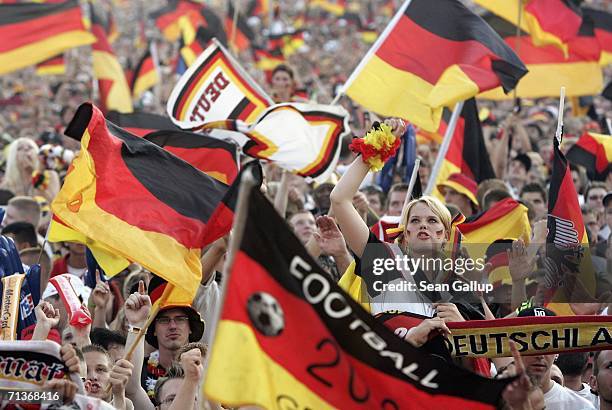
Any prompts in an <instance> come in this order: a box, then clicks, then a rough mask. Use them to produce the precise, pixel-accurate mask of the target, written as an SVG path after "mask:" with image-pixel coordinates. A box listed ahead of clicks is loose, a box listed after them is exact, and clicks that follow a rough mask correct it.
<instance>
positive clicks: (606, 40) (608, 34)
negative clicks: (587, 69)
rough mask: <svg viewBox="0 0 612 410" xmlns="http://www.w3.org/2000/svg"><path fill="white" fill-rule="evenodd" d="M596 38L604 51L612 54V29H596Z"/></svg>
mask: <svg viewBox="0 0 612 410" xmlns="http://www.w3.org/2000/svg"><path fill="white" fill-rule="evenodd" d="M595 37H596V38H597V41H599V45H600V46H601V48H602V49H604V50H606V51H609V52H612V27H610V30H604V29H600V28H596V29H595Z"/></svg>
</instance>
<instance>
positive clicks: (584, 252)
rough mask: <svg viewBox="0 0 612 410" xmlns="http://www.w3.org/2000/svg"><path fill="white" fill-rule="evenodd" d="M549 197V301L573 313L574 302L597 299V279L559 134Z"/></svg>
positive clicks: (557, 308) (562, 311) (560, 310)
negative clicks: (572, 304)
mask: <svg viewBox="0 0 612 410" xmlns="http://www.w3.org/2000/svg"><path fill="white" fill-rule="evenodd" d="M608 138H609V137H608ZM548 198H549V200H548V223H547V226H548V236H547V237H546V270H547V278H546V279H547V280H546V282H545V283H546V285H547V286H548V289H547V290H548V292H547V293H548V295H547V299H546V300H545V302H546V303H547V307H548V308H550V309H551V310H553V311H555V312H556V313H557V314H559V315H573V314H574V313H573V311H572V309H571V304H570V303H585V302H592V301H594V297H595V295H596V291H597V289H596V288H597V282H596V277H595V274H594V270H593V265H592V262H591V253H590V251H589V240H588V237H587V233H586V228H585V226H584V221H583V219H582V212H581V210H580V205H579V204H578V197H577V196H576V188H575V187H574V181H573V180H572V175H571V172H570V167H569V164H568V162H567V160H566V158H565V156H564V155H563V153H562V152H561V150H560V149H559V141H558V139H557V138H555V139H554V158H553V164H552V175H551V177H550V189H549V194H548Z"/></svg>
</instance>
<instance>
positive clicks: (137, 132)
mask: <svg viewBox="0 0 612 410" xmlns="http://www.w3.org/2000/svg"><path fill="white" fill-rule="evenodd" d="M122 128H123V129H124V130H126V131H128V132H129V133H131V134H134V135H136V136H138V137H144V136H145V135H147V134H148V133H150V132H153V131H156V130H153V129H147V128H129V127H122Z"/></svg>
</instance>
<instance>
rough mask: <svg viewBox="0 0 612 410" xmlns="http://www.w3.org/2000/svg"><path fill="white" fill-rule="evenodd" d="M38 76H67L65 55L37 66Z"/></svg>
mask: <svg viewBox="0 0 612 410" xmlns="http://www.w3.org/2000/svg"><path fill="white" fill-rule="evenodd" d="M36 74H37V75H41V76H42V75H62V74H66V61H65V59H64V54H58V55H56V56H55V57H51V58H49V59H47V60H45V61H43V62H40V63H38V64H36Z"/></svg>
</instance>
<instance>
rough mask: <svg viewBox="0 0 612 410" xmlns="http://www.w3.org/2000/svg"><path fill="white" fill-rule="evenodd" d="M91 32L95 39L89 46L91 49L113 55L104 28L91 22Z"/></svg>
mask: <svg viewBox="0 0 612 410" xmlns="http://www.w3.org/2000/svg"><path fill="white" fill-rule="evenodd" d="M91 33H92V34H93V35H94V36H95V37H96V40H97V41H96V42H95V43H93V44H92V45H91V48H92V49H93V50H96V51H102V52H106V53H109V54H112V55H115V53H113V49H112V47H111V46H110V43H109V42H108V38H107V37H106V31H105V30H104V27H102V26H101V25H99V24H93V25H92V26H91Z"/></svg>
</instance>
